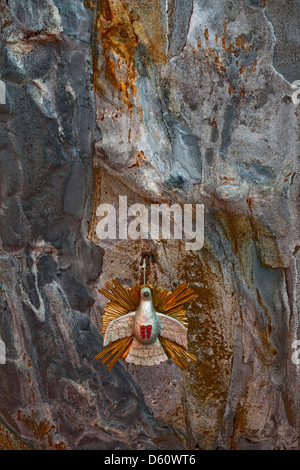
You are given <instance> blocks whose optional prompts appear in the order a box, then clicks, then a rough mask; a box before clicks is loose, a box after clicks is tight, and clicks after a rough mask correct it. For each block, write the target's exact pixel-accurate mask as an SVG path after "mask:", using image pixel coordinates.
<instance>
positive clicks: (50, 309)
mask: <svg viewBox="0 0 300 470" xmlns="http://www.w3.org/2000/svg"><path fill="white" fill-rule="evenodd" d="M0 23H1V46H0V47H1V53H0V79H1V80H2V81H3V82H4V83H5V87H6V104H1V105H0V192H1V219H0V237H1V242H0V287H1V289H0V306H1V310H0V311H1V316H0V338H1V339H2V340H3V341H4V342H5V345H6V364H0V422H1V435H2V436H6V437H5V438H6V439H7V440H8V441H9V443H8V444H7V448H11V447H14V446H15V448H23V447H22V446H26V447H28V448H34V449H89V448H92V449H216V448H219V449H299V434H300V431H299V430H300V411H299V410H300V398H299V397H300V395H299V386H300V375H299V366H297V364H295V363H294V362H295V361H294V362H293V361H292V354H293V352H294V349H293V342H294V341H295V340H297V339H299V340H300V329H299V316H298V315H299V313H298V308H299V250H298V247H299V174H298V173H299V110H300V108H299V107H298V106H300V105H296V104H295V103H293V101H292V94H293V93H294V91H295V89H294V88H293V86H292V83H293V82H294V81H295V80H300V70H299V65H298V64H299V60H298V59H299V50H300V48H299V46H300V44H299V42H300V40H299V34H298V32H299V28H300V24H299V23H300V9H299V4H298V2H297V1H296V0H292V1H289V2H285V1H282V0H274V1H272V2H265V1H254V0H243V1H232V0H230V1H229V0H228V1H225V2H224V1H221V0H216V1H214V2H206V1H204V0H193V1H192V0H167V1H165V0H164V1H162V0H148V1H146V0H122V1H121V0H98V1H97V0H86V1H85V2H84V1H82V0H72V1H69V0H27V1H26V2H25V1H23V0H8V1H6V2H5V1H3V0H1V1H0ZM119 195H123V196H127V198H128V204H133V203H137V202H139V203H143V204H146V205H148V204H151V203H163V202H164V203H168V204H173V203H180V204H185V203H190V204H196V203H203V204H204V207H205V243H204V247H203V248H202V249H201V250H199V251H186V250H185V246H184V243H183V242H182V241H177V240H168V241H165V240H157V241H154V240H130V239H128V240H116V241H115V242H107V241H102V240H99V239H98V237H97V234H96V231H95V228H96V223H97V217H96V209H97V207H98V205H99V204H101V203H105V202H109V203H113V204H117V201H118V197H119ZM143 253H150V254H151V262H150V266H149V268H148V271H147V277H148V280H149V282H151V283H154V284H156V285H159V286H161V287H165V288H169V289H174V288H176V287H177V286H178V285H179V284H180V283H181V282H183V281H187V283H188V284H189V286H191V287H192V288H193V289H194V290H195V291H196V292H197V293H198V295H199V297H198V299H197V300H196V301H194V302H193V303H192V304H191V305H189V309H188V317H189V324H190V329H189V349H190V351H191V352H192V353H193V354H195V355H196V356H197V357H198V361H197V362H196V363H194V364H191V365H190V367H189V368H188V369H187V370H185V371H184V372H181V371H180V370H179V369H178V368H177V367H176V366H175V364H174V363H172V362H170V361H168V362H166V363H163V364H161V365H160V366H157V367H152V368H151V369H150V368H143V367H135V366H132V365H128V364H125V363H124V362H122V361H119V363H118V364H117V365H116V366H115V367H114V368H113V369H112V371H111V372H108V371H107V369H106V367H105V366H103V365H102V364H101V363H99V362H98V361H97V360H96V359H95V358H94V357H95V355H96V354H97V353H98V352H99V351H100V350H101V348H102V337H101V334H100V332H99V330H100V328H101V315H102V313H103V307H104V305H105V299H104V298H103V297H102V296H101V294H100V293H99V292H98V289H99V288H100V287H103V286H104V285H105V283H106V282H107V281H110V280H111V279H113V278H118V279H119V280H120V282H122V284H123V285H124V286H126V287H129V286H131V285H133V284H136V283H137V282H139V281H141V279H142V278H141V276H142V273H141V268H140V262H141V256H142V254H143ZM16 439H19V441H20V443H19V444H18V443H17V441H16ZM3 442H5V441H3ZM0 444H1V445H2V446H3V447H5V444H2V438H1V436H0Z"/></svg>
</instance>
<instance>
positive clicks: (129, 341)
mask: <svg viewBox="0 0 300 470" xmlns="http://www.w3.org/2000/svg"><path fill="white" fill-rule="evenodd" d="M105 287H106V289H99V292H100V293H101V294H102V295H104V296H105V297H106V298H108V299H109V301H108V303H107V305H106V306H105V308H104V315H103V317H102V329H101V333H103V334H104V346H106V347H105V348H104V349H103V350H102V351H101V352H100V353H99V354H98V355H97V356H96V358H98V359H100V360H101V362H102V363H103V364H106V365H107V367H108V369H109V370H111V368H112V367H113V366H114V365H115V364H116V362H117V361H118V359H120V358H124V359H125V360H126V361H127V362H131V363H133V364H136V365H155V364H159V363H161V362H164V361H165V360H167V359H169V358H170V359H172V360H173V361H174V362H175V363H176V364H177V365H178V367H180V368H181V369H184V368H185V367H187V366H188V364H189V361H196V360H197V358H196V357H195V356H194V355H193V354H191V353H189V352H188V351H187V339H186V337H187V329H188V319H187V317H186V309H185V308H184V304H186V303H187V302H191V301H192V300H194V299H196V298H197V297H198V295H197V294H195V293H194V291H193V290H192V289H191V288H190V287H188V286H187V284H186V282H184V283H182V284H180V285H179V286H178V287H177V289H175V290H174V291H173V292H170V291H169V290H167V289H163V288H160V287H156V286H152V285H145V284H139V285H135V286H133V287H130V288H124V287H123V286H122V284H121V283H120V282H119V281H118V280H117V279H113V280H112V282H108V283H106V284H105ZM146 293H147V298H146V299H145V297H144V296H146ZM148 296H149V299H148ZM140 317H142V318H143V321H144V319H145V318H146V319H147V321H146V323H147V322H148V325H141V326H137V323H138V318H140ZM146 327H147V338H146V333H145V331H146ZM139 328H141V330H139ZM143 328H144V329H143ZM149 332H150V333H149ZM148 334H149V336H148ZM151 335H152V337H153V339H151Z"/></svg>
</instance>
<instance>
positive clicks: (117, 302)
mask: <svg viewBox="0 0 300 470" xmlns="http://www.w3.org/2000/svg"><path fill="white" fill-rule="evenodd" d="M105 287H106V289H99V292H101V294H103V295H104V296H105V297H107V298H108V299H109V300H110V302H108V304H107V305H106V307H105V308H104V315H103V317H102V330H101V333H105V331H106V328H107V325H108V324H109V323H110V322H111V321H112V320H114V319H116V318H118V317H119V316H121V315H125V314H126V313H129V312H134V311H135V310H136V309H137V308H138V306H139V302H140V290H141V288H142V287H145V286H143V285H141V284H139V285H137V286H133V287H130V288H129V289H126V288H125V287H123V286H122V284H121V283H120V282H119V281H118V280H117V279H114V280H113V281H112V283H110V282H107V283H106V284H105ZM147 287H149V288H150V289H151V291H152V299H153V306H154V309H155V311H156V312H159V313H164V314H165V315H169V316H170V317H173V318H175V319H176V320H178V321H180V322H181V323H182V324H183V325H184V326H185V327H186V328H187V327H188V320H187V317H186V310H185V309H184V308H183V305H184V304H185V303H186V302H190V301H191V300H194V299H196V298H197V297H198V295H197V294H195V293H194V291H193V290H192V289H191V288H190V287H187V284H186V282H184V283H182V284H180V286H178V287H177V289H175V290H174V292H170V291H168V290H167V289H161V288H160V287H155V286H151V285H149V286H147Z"/></svg>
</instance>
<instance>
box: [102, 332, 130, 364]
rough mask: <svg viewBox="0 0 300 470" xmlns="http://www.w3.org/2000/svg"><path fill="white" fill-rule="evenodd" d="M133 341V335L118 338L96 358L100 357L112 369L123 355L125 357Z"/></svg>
mask: <svg viewBox="0 0 300 470" xmlns="http://www.w3.org/2000/svg"><path fill="white" fill-rule="evenodd" d="M132 341H133V336H127V337H126V338H121V339H117V340H116V341H113V342H112V343H110V344H109V345H108V346H106V348H104V349H103V350H102V351H101V352H100V353H99V354H97V356H96V359H100V361H101V362H102V364H105V365H106V367H107V368H108V370H109V371H110V370H111V369H112V368H113V366H114V365H115V364H116V362H117V361H118V360H119V359H120V358H121V357H123V358H125V357H126V356H127V354H128V352H129V349H130V348H131V344H132Z"/></svg>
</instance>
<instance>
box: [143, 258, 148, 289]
mask: <svg viewBox="0 0 300 470" xmlns="http://www.w3.org/2000/svg"><path fill="white" fill-rule="evenodd" d="M142 269H143V270H144V286H145V285H146V269H147V265H146V260H145V258H144V261H143V264H142Z"/></svg>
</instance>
